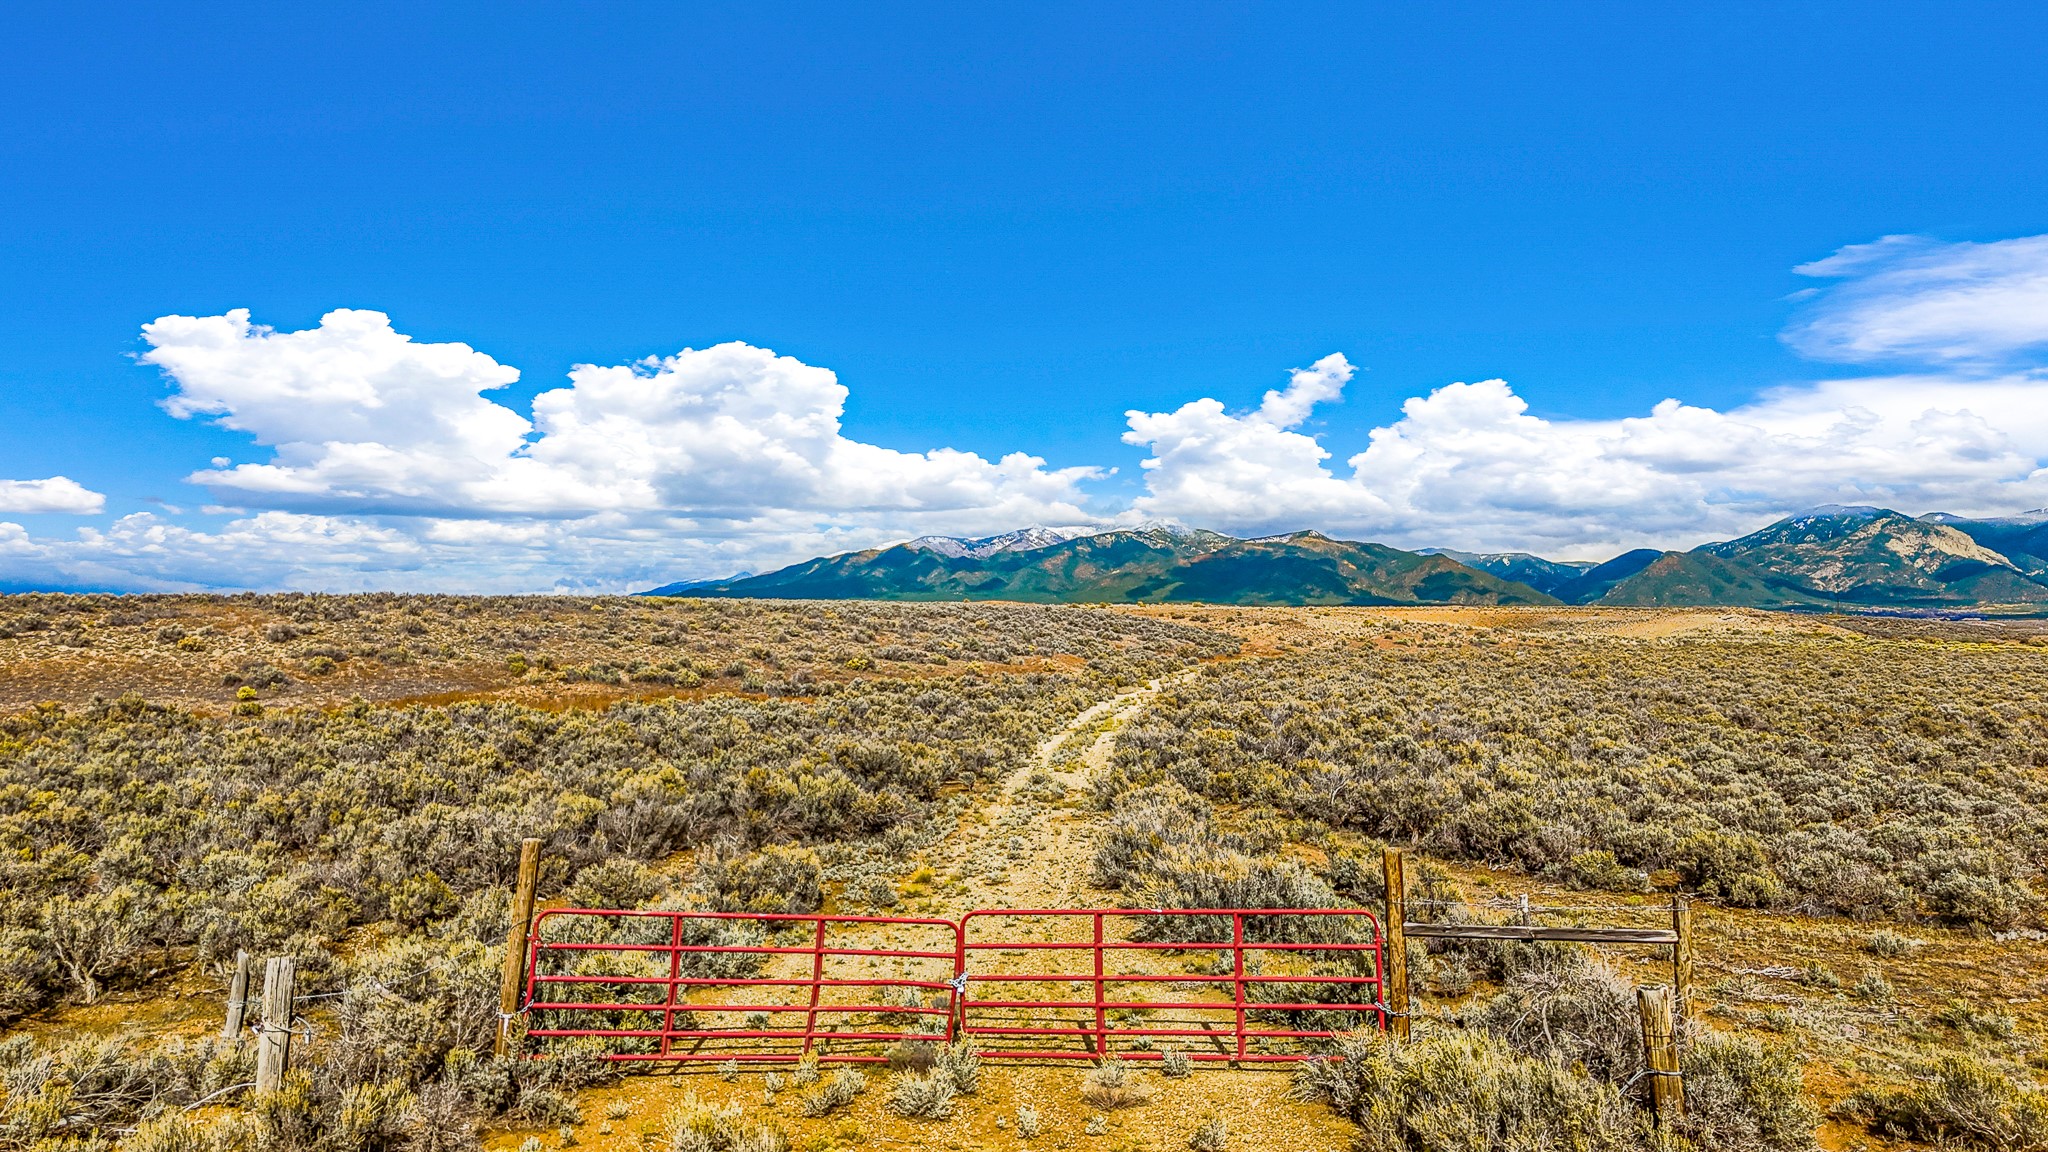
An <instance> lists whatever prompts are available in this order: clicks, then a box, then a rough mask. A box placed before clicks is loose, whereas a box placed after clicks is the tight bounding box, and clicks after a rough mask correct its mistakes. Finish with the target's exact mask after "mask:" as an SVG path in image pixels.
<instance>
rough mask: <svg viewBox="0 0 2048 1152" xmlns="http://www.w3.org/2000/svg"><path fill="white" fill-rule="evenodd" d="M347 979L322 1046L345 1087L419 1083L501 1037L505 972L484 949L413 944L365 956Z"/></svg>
mask: <svg viewBox="0 0 2048 1152" xmlns="http://www.w3.org/2000/svg"><path fill="white" fill-rule="evenodd" d="M347 978H348V988H347V990H346V991H345V992H344V994H343V995H341V996H340V997H338V998H337V1003H338V1007H337V1009H336V1012H335V1015H334V1019H333V1020H332V1022H331V1023H330V1024H329V1025H328V1029H331V1031H329V1032H328V1034H327V1035H326V1036H323V1043H322V1053H323V1059H324V1061H325V1064H326V1066H327V1068H328V1071H329V1072H330V1074H332V1075H333V1076H336V1077H338V1078H340V1079H341V1080H342V1081H344V1082H347V1083H369V1082H373V1081H384V1080H398V1081H400V1082H403V1083H406V1084H412V1083H417V1082H419V1081H420V1080H422V1079H425V1078H426V1077H427V1076H428V1075H429V1074H430V1073H432V1072H433V1071H434V1070H436V1069H438V1068H440V1067H442V1066H444V1065H445V1064H446V1063H447V1060H448V1056H449V1054H450V1053H452V1052H454V1051H455V1050H457V1049H466V1050H469V1051H472V1052H481V1051H483V1050H485V1049H487V1048H488V1047H489V1046H490V1044H491V1043H492V1040H493V1038H494V1037H495V1035H496V1032H497V1024H498V1020H497V1005H496V1003H495V1001H494V996H495V994H496V990H497V985H498V964H497V963H496V960H495V957H493V955H492V954H491V952H490V950H489V949H487V948H485V947H484V946H483V945H481V944H477V943H474V942H471V941H436V940H427V939H424V938H421V937H411V938H407V939H404V940H401V941H396V942H393V943H390V944H386V945H384V946H383V947H381V948H377V949H374V950H370V951H367V952H365V953H362V954H359V955H358V956H357V957H355V958H354V960H352V961H351V963H350V964H349V967H348V973H347Z"/></svg>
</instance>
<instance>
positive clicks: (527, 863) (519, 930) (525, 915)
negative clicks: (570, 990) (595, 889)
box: [491, 836, 540, 1056]
mask: <svg viewBox="0 0 2048 1152" xmlns="http://www.w3.org/2000/svg"><path fill="white" fill-rule="evenodd" d="M539 881H540V841H539V840H537V839H534V838H533V837H531V836H529V837H527V838H526V839H524V840H521V841H520V842H519V880H518V882H517V883H516V884H515V886H514V887H513V889H512V924H511V927H510V928H508V929H507V930H506V932H505V970H504V975H503V979H502V980H500V982H499V985H498V1037H497V1040H496V1041H495V1042H493V1043H492V1045H491V1051H492V1052H493V1053H495V1054H496V1055H499V1056H503V1055H504V1054H505V1051H506V1049H507V1048H509V1047H511V1042H512V1023H513V1021H514V1020H516V1019H517V1018H518V1015H519V994H520V993H521V992H522V991H524V990H525V984H526V935H527V933H528V932H529V931H531V930H532V927H533V891H534V888H535V886H536V885H537V884H538V883H539Z"/></svg>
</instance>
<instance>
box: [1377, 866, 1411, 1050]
mask: <svg viewBox="0 0 2048 1152" xmlns="http://www.w3.org/2000/svg"><path fill="white" fill-rule="evenodd" d="M1380 865H1381V867H1382V868H1383V869H1384V871H1385V873H1386V879H1387V922H1386V936H1387V949H1386V960H1387V967H1386V971H1385V972H1384V973H1383V975H1384V976H1385V977H1386V984H1385V985H1384V986H1383V987H1382V988H1381V989H1380V994H1381V997H1382V998H1383V999H1385V1000H1386V1002H1387V1024H1388V1026H1389V1027H1390V1028H1391V1029H1392V1030H1393V1033H1394V1039H1396V1040H1406V1039H1407V1038H1408V932H1407V923H1408V879H1407V876H1406V875H1405V874H1404V872H1403V869H1402V865H1401V851H1400V849H1398V848H1387V849H1384V850H1382V852H1381V854H1380Z"/></svg>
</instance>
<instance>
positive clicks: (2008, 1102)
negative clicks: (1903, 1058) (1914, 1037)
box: [1837, 1053, 2048, 1152]
mask: <svg viewBox="0 0 2048 1152" xmlns="http://www.w3.org/2000/svg"><path fill="white" fill-rule="evenodd" d="M1923 1076H1924V1078H1923V1079H1922V1081H1921V1082H1919V1083H1915V1084H1910V1085H1905V1086H1901V1087H1884V1088H1875V1089H1865V1090H1864V1091H1861V1092H1858V1093H1856V1094H1855V1095H1854V1096H1851V1097H1850V1098H1849V1099H1847V1100H1845V1101H1843V1102H1842V1103H1841V1104H1840V1105H1838V1106H1837V1112H1838V1113H1839V1114H1840V1115H1843V1116H1846V1117H1850V1118H1853V1119H1856V1120H1859V1121H1861V1122H1863V1123H1865V1124H1867V1125H1869V1126H1870V1128H1871V1129H1872V1130H1873V1131H1875V1132H1878V1133H1880V1134H1883V1135H1886V1136H1890V1137H1893V1138H1895V1139H1903V1140H1923V1141H1928V1142H1930V1143H1936V1144H1941V1145H1944V1146H1961V1147H1966V1148H1979V1149H1985V1150H1986V1152H2040V1150H2041V1149H2044V1148H2048V1092H2044V1091H2043V1090H2041V1089H2040V1088H2038V1087H2035V1086H2033V1085H2031V1084H2028V1083H2026V1082H2025V1081H2024V1080H2022V1079H2020V1078H2018V1077H2015V1076H2011V1075H2008V1074H2006V1073H2005V1072H2003V1071H2001V1070H2000V1069H1998V1068H1996V1067H1994V1066H1992V1065H1990V1064H1988V1063H1985V1062H1984V1061H1981V1060H1978V1059H1977V1058H1975V1057H1972V1056H1969V1055H1965V1054H1962V1053H1956V1054H1952V1055H1948V1056H1944V1057H1943V1058H1941V1059H1940V1060H1939V1061H1937V1062H1936V1063H1935V1064H1934V1065H1933V1066H1932V1067H1930V1068H1927V1069H1925V1070H1924V1073H1923Z"/></svg>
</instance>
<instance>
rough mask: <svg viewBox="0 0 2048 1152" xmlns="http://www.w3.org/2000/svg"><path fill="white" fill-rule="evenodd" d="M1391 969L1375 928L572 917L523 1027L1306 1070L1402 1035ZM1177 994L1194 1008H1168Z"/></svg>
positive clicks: (1303, 918) (1122, 917) (1085, 916)
mask: <svg viewBox="0 0 2048 1152" xmlns="http://www.w3.org/2000/svg"><path fill="white" fill-rule="evenodd" d="M848 933H859V934H860V935H861V936H862V939H860V940H858V941H845V940H844V939H843V937H844V936H845V935H846V934H848ZM1226 937H1227V938H1226ZM1205 958H1206V960H1207V963H1206V964H1205V963H1204V960H1205ZM1383 959H1384V957H1383V955H1382V940H1381V935H1380V926H1379V921H1378V919H1377V918H1376V917H1375V916H1374V915H1373V914H1372V913H1370V912H1367V911H1364V910H1362V909H1327V908H1210V909H1192V910H1180V909H1173V910H1159V909H1102V910H1097V909H1080V908H1054V909H1030V910H1019V911H1009V910H999V909H984V910H981V911H976V912H970V913H968V914H967V915H965V916H963V917H961V918H960V920H958V921H957V922H956V921H952V920H938V919H927V918H918V917H899V916H825V915H779V914H757V913H748V912H684V911H662V910H650V911H626V910H617V909H592V908H562V909H550V910H548V911H546V912H543V913H541V914H540V915H539V916H537V917H535V919H534V922H533V927H532V930H531V932H530V933H529V935H528V948H527V965H526V971H527V992H526V996H527V997H528V999H527V1003H526V1004H525V1006H524V1009H523V1013H524V1015H525V1017H526V1021H527V1027H526V1035H527V1036H528V1037H530V1038H533V1039H535V1040H538V1041H540V1042H541V1044H540V1047H541V1048H542V1049H543V1050H545V1049H546V1048H547V1047H549V1043H548V1042H550V1041H562V1040H571V1039H575V1038H578V1037H597V1038H602V1039H604V1040H606V1041H609V1043H608V1045H607V1048H608V1051H607V1052H606V1053H605V1055H606V1056H607V1058H609V1059H614V1060H736V1061H742V1062H788V1061H795V1060H800V1059H802V1058H803V1057H804V1056H806V1055H816V1056H817V1057H818V1058H820V1059H822V1060H835V1061H881V1060H887V1059H889V1058H890V1053H889V1050H888V1049H889V1047H890V1046H892V1045H896V1044H904V1043H918V1042H927V1043H949V1042H951V1041H953V1040H955V1039H958V1038H962V1037H966V1038H971V1039H973V1040H974V1041H975V1047H976V1048H977V1050H979V1051H980V1052H981V1054H982V1055H983V1056H984V1057H995V1058H1002V1057H1014V1058H1037V1059H1065V1058H1078V1059H1091V1058H1094V1057H1097V1056H1099V1055H1100V1054H1103V1053H1106V1052H1109V1051H1112V1050H1115V1051H1117V1052H1119V1054H1121V1055H1124V1056H1127V1057H1131V1058H1135V1059H1157V1058H1158V1057H1159V1056H1160V1054H1161V1053H1160V1052H1159V1050H1158V1048H1157V1045H1158V1044H1159V1043H1160V1042H1161V1041H1167V1042H1171V1043H1174V1044H1175V1045H1176V1046H1178V1047H1179V1048H1180V1049H1181V1050H1182V1051H1184V1052H1185V1053H1186V1054H1187V1055H1188V1056H1189V1057H1191V1058H1192V1059H1196V1060H1233V1061H1274V1060H1299V1059H1303V1058H1305V1057H1307V1056H1310V1055H1313V1054H1314V1046H1313V1042H1314V1041H1317V1040H1327V1039H1330V1038H1332V1037H1334V1036H1336V1035H1338V1034H1339V1033H1342V1032H1346V1031H1352V1030H1356V1029H1358V1028H1361V1027H1367V1026H1370V1027H1378V1028H1385V1027H1386V1022H1387V1016H1386V1007H1385V1005H1384V1003H1383V1001H1384V999H1385V997H1384V995H1383V994H1382V988H1383V983H1382V979H1383V972H1384V965H1383ZM855 965H858V966H859V967H856V968H855V970H854V971H852V972H847V971H845V970H846V969H847V968H848V967H849V966H855ZM1161 984H1164V985H1166V986H1167V987H1168V989H1170V991H1171V992H1172V993H1173V994H1176V995H1175V998H1170V999H1162V998H1153V997H1151V996H1150V995H1149V992H1150V990H1151V989H1153V988H1156V987H1157V986H1159V985H1161ZM977 987H979V988H981V989H982V990H983V992H982V995H981V997H980V998H977V997H976V995H975V994H974V992H975V989H976V988H977ZM1077 990H1078V992H1077ZM1002 992H1014V993H1016V995H1010V996H1005V995H1001V994H999V993H1002ZM732 997H738V998H739V999H737V1000H735V999H732ZM799 1022H800V1026H799Z"/></svg>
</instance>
